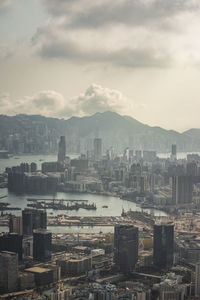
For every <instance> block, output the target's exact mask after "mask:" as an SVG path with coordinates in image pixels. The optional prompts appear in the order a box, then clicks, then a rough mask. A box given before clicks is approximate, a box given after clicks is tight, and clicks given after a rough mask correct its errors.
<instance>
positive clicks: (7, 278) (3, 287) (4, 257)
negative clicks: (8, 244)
mask: <svg viewBox="0 0 200 300" xmlns="http://www.w3.org/2000/svg"><path fill="white" fill-rule="evenodd" d="M0 270H1V271H0V291H1V292H3V293H5V292H13V291H16V290H17V285H18V255H17V254H16V253H14V252H8V251H3V252H0Z"/></svg>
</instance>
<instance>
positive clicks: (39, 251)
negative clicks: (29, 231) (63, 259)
mask: <svg viewBox="0 0 200 300" xmlns="http://www.w3.org/2000/svg"><path fill="white" fill-rule="evenodd" d="M33 258H34V259H36V260H40V261H45V260H48V259H51V232H50V231H48V230H45V229H37V230H34V232H33Z"/></svg>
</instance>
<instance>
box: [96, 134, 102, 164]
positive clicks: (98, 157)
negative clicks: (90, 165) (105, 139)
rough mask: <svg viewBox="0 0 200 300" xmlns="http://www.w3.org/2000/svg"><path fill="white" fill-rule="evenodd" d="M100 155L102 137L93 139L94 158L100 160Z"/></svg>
mask: <svg viewBox="0 0 200 300" xmlns="http://www.w3.org/2000/svg"><path fill="white" fill-rule="evenodd" d="M101 157H102V139H99V138H95V139H94V160H100V159H101Z"/></svg>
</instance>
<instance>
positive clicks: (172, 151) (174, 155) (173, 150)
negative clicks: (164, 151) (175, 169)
mask: <svg viewBox="0 0 200 300" xmlns="http://www.w3.org/2000/svg"><path fill="white" fill-rule="evenodd" d="M171 160H176V145H175V144H172V150H171Z"/></svg>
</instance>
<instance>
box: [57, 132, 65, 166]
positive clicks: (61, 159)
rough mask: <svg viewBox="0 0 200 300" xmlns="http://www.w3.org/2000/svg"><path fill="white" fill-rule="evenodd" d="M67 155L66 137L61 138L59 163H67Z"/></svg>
mask: <svg viewBox="0 0 200 300" xmlns="http://www.w3.org/2000/svg"><path fill="white" fill-rule="evenodd" d="M65 155H66V143H65V136H61V137H60V141H59V143H58V162H59V163H63V162H64V161H65Z"/></svg>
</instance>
